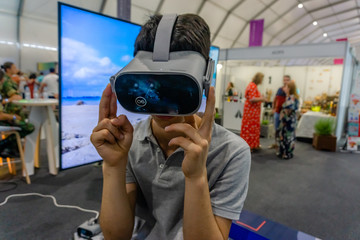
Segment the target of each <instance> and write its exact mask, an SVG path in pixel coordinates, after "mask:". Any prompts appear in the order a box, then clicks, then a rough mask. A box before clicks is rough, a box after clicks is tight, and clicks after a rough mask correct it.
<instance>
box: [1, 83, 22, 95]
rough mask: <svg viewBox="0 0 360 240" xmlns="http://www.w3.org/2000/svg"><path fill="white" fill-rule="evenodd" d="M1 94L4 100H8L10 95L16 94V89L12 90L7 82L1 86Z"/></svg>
mask: <svg viewBox="0 0 360 240" xmlns="http://www.w3.org/2000/svg"><path fill="white" fill-rule="evenodd" d="M3 93H4V95H5V97H6V98H10V97H11V96H12V95H14V94H17V93H18V92H17V89H15V88H13V87H12V86H11V84H10V83H9V82H5V83H4V84H3Z"/></svg>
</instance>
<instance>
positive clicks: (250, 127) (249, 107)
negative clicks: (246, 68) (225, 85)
mask: <svg viewBox="0 0 360 240" xmlns="http://www.w3.org/2000/svg"><path fill="white" fill-rule="evenodd" d="M263 79H264V74H262V73H260V72H258V73H256V74H255V76H254V77H253V79H252V82H251V83H249V85H248V86H247V87H246V90H245V99H246V101H245V105H244V113H243V119H242V123H241V132H240V137H242V138H243V139H244V140H245V141H246V142H247V144H249V146H250V148H251V151H252V150H253V149H256V148H259V147H260V110H261V102H263V101H265V98H264V97H263V96H261V94H260V92H259V90H258V88H257V85H259V84H261V83H262V81H263Z"/></svg>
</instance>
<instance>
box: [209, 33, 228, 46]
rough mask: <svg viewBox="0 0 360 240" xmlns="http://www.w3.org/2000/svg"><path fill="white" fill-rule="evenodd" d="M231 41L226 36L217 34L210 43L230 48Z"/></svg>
mask: <svg viewBox="0 0 360 240" xmlns="http://www.w3.org/2000/svg"><path fill="white" fill-rule="evenodd" d="M232 43H233V41H232V40H231V39H228V38H227V37H225V36H224V37H223V36H221V35H218V36H217V37H216V39H215V41H214V42H212V43H211V44H212V45H215V46H221V48H230V47H231V44H232Z"/></svg>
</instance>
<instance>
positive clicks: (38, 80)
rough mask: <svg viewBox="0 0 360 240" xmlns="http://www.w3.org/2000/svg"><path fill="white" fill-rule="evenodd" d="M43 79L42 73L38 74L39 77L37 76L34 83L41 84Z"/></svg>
mask: <svg viewBox="0 0 360 240" xmlns="http://www.w3.org/2000/svg"><path fill="white" fill-rule="evenodd" d="M43 79H44V73H43V72H40V75H39V76H37V78H36V82H37V84H39V85H40V84H41V82H42V81H43Z"/></svg>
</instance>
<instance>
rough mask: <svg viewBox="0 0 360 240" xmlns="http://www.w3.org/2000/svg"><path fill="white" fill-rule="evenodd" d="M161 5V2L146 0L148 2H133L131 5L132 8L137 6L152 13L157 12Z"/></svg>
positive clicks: (136, 0) (135, 0)
mask: <svg viewBox="0 0 360 240" xmlns="http://www.w3.org/2000/svg"><path fill="white" fill-rule="evenodd" d="M116 1H117V0H116ZM159 3H160V0H146V1H144V0H131V5H132V6H134V5H136V6H138V7H142V8H146V9H149V10H150V11H152V12H155V11H156V9H157V7H158V5H159Z"/></svg>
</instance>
